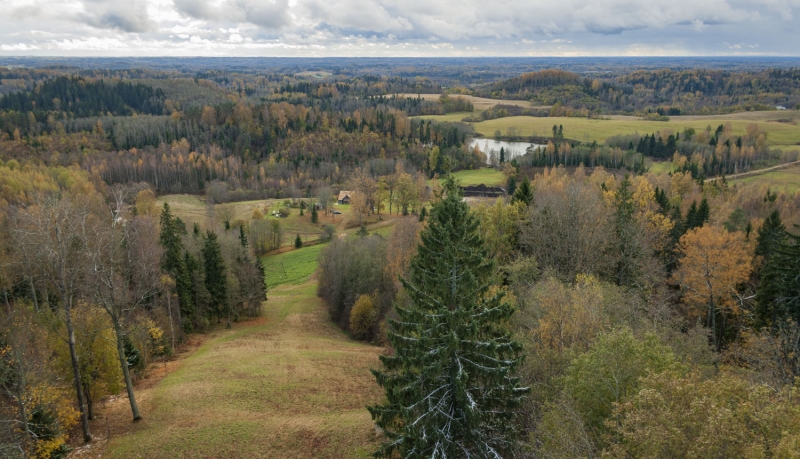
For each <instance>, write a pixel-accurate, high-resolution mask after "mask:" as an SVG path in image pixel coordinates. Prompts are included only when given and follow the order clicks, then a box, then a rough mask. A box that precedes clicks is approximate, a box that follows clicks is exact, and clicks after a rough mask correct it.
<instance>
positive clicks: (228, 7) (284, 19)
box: [173, 0, 291, 30]
mask: <svg viewBox="0 0 800 459" xmlns="http://www.w3.org/2000/svg"><path fill="white" fill-rule="evenodd" d="M173 2H174V4H175V7H176V8H177V10H178V11H179V12H180V13H183V14H185V15H187V16H190V17H193V18H196V19H204V20H210V21H215V22H220V21H222V22H227V23H239V24H242V23H250V24H253V25H256V26H259V27H263V28H265V29H271V30H277V29H280V28H282V27H284V26H286V25H288V24H289V23H290V22H291V18H290V17H289V3H288V1H287V0H226V1H224V2H222V3H221V4H218V5H212V4H210V3H209V2H208V0H173Z"/></svg>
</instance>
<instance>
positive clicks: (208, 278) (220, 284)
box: [203, 231, 230, 323]
mask: <svg viewBox="0 0 800 459" xmlns="http://www.w3.org/2000/svg"><path fill="white" fill-rule="evenodd" d="M203 270H204V271H205V285H206V290H208V294H209V297H210V298H209V299H210V303H211V307H212V308H213V309H214V312H215V313H216V315H217V322H220V320H221V317H222V313H223V312H224V311H223V309H224V308H225V306H226V305H227V304H228V291H227V279H226V278H225V260H223V259H222V252H221V250H220V246H219V242H217V234H216V233H214V232H213V231H208V232H206V240H205V244H203ZM228 323H230V314H229V315H228Z"/></svg>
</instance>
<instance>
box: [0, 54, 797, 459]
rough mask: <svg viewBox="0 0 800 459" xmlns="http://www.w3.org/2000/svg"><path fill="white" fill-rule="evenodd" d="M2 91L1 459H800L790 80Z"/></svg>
mask: <svg viewBox="0 0 800 459" xmlns="http://www.w3.org/2000/svg"><path fill="white" fill-rule="evenodd" d="M7 61H8V62H6V61H4V60H2V59H0V228H2V229H1V230H0V296H1V297H2V298H0V303H2V308H0V457H9V458H43V459H47V458H66V457H83V456H81V455H82V454H89V453H87V451H92V449H91V448H100V449H98V450H97V451H99V452H97V453H96V454H99V455H100V456H98V457H103V456H106V457H126V458H127V457H156V458H162V457H295V456H292V455H286V456H280V453H279V451H289V450H290V449H291V448H298V449H299V450H302V451H304V452H305V454H307V456H305V457H325V458H327V457H370V455H372V454H374V456H375V457H386V458H442V459H444V458H448V459H454V458H601V457H602V458H662V457H669V458H738V457H742V458H776V459H778V458H786V459H789V458H794V457H798V454H800V392H798V390H800V385H799V384H800V379H798V378H800V180H798V181H794V180H795V179H794V177H797V175H796V174H797V170H798V168H800V166H798V164H797V163H798V160H800V157H798V155H800V146H798V145H800V130H798V122H800V115H798V110H800V69H798V67H797V66H796V62H795V61H784V60H781V59H776V60H775V61H769V62H767V61H761V60H755V61H751V60H748V59H731V60H729V61H725V62H723V63H720V62H719V61H709V62H705V63H704V62H703V61H702V60H701V59H697V60H686V61H683V60H679V59H665V60H664V61H663V62H661V64H664V65H660V63H659V62H655V63H652V62H650V61H641V62H640V61H628V60H625V59H619V60H617V59H609V60H599V61H598V62H597V63H594V64H591V65H590V64H588V63H587V62H586V61H584V60H582V59H575V60H572V61H570V60H564V61H560V60H558V61H548V60H546V59H543V60H538V61H537V60H524V59H521V60H516V59H508V60H502V59H500V60H492V59H487V60H481V59H453V60H450V61H448V60H444V61H442V62H434V61H433V60H426V59H410V58H409V59H397V60H392V59H386V60H380V59H378V60H370V59H364V60H355V61H350V60H348V59H342V60H337V59H319V60H314V59H308V60H296V61H293V60H282V59H274V60H269V59H267V60H257V59H254V60H248V59H241V60H240V59H231V60H225V59H220V60H214V59H210V60H209V59H200V58H198V59H189V60H187V61H185V62H184V63H182V64H181V65H177V64H175V65H173V64H171V63H169V62H167V61H165V60H160V59H141V60H136V59H132V60H130V61H118V60H116V59H105V60H91V59H88V60H87V59H75V60H74V61H73V62H72V65H55V64H53V63H52V62H49V61H48V60H47V59H42V60H37V59H33V58H31V59H27V58H26V59H22V58H20V59H7ZM765 62H766V63H765ZM667 67H668V68H667ZM541 126H545V129H543V130H542V128H541ZM551 126H552V128H551ZM490 140H497V141H503V142H506V143H504V144H502V145H504V146H503V147H500V149H499V151H495V150H493V149H488V148H486V147H484V145H490V144H489V141H490ZM517 144H521V145H523V146H524V147H525V148H523V149H522V150H521V151H515V152H514V153H513V154H512V153H511V151H512V150H511V148H512V147H513V148H517ZM287 349H290V351H287ZM254 362H257V363H254ZM208 400H213V404H212V406H205V405H204V404H206V402H207V401H208ZM204 409H205V410H209V411H203V410H204ZM197 413H200V414H197ZM276 413H280V414H276ZM192 416H194V417H192ZM206 417H207V418H208V419H204V418H206ZM318 418H324V419H323V420H319V419H318ZM276 419H277V421H276ZM206 421H207V423H206V424H203V422H206ZM211 426H213V427H214V428H217V430H218V432H217V433H218V434H219V435H217V434H215V433H214V432H213V431H212V430H213V429H212V428H211ZM276 426H277V427H276ZM209 429H210V430H209ZM283 429H285V430H283ZM259 439H260V440H259ZM259 441H263V443H259ZM94 445H98V446H94ZM248 445H249V446H248ZM248 448H251V449H248ZM286 448H289V449H286ZM292 451H294V450H292ZM298 454H301V453H298ZM298 457H300V456H298Z"/></svg>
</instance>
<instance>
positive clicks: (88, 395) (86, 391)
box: [83, 384, 94, 421]
mask: <svg viewBox="0 0 800 459" xmlns="http://www.w3.org/2000/svg"><path fill="white" fill-rule="evenodd" d="M83 394H84V395H85V396H86V411H87V413H88V415H89V419H90V420H92V421H94V406H93V405H92V393H91V390H90V388H89V385H88V384H86V387H84V388H83Z"/></svg>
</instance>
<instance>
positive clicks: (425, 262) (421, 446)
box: [369, 178, 527, 459]
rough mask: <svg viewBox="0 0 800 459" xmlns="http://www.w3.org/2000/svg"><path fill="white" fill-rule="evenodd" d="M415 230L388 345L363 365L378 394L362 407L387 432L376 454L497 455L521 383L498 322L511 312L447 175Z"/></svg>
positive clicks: (515, 348) (510, 440)
mask: <svg viewBox="0 0 800 459" xmlns="http://www.w3.org/2000/svg"><path fill="white" fill-rule="evenodd" d="M444 189H445V192H446V197H445V198H444V199H443V200H442V201H440V202H439V203H437V204H436V205H434V207H433V209H432V210H431V212H430V217H429V219H428V220H429V224H428V226H427V227H426V229H425V230H424V231H423V232H422V234H421V243H420V245H419V251H418V254H417V255H416V257H415V258H414V259H413V260H412V262H411V268H410V276H409V279H402V283H403V286H404V289H405V291H406V292H407V293H408V296H409V298H410V305H409V306H408V307H407V308H403V307H398V308H397V315H398V317H399V318H398V320H396V321H390V325H391V327H392V330H390V331H389V332H388V338H389V341H390V342H391V344H392V346H393V348H394V351H395V352H394V354H393V355H391V356H382V357H381V361H382V362H383V366H384V370H383V371H377V370H376V371H373V374H374V375H375V377H376V379H377V381H378V384H379V385H381V386H382V387H383V388H384V390H385V392H386V397H387V402H386V403H385V404H382V405H375V406H371V407H369V411H370V413H371V414H372V417H373V419H374V420H375V421H376V424H377V425H378V426H379V427H380V428H382V429H383V430H384V431H385V432H386V435H387V436H388V438H389V441H388V442H387V443H385V444H384V445H383V446H382V448H381V449H380V450H379V451H378V452H377V453H376V456H382V457H396V455H398V454H399V456H397V457H404V458H418V457H436V458H442V459H445V458H462V457H476V458H478V457H480V458H488V457H503V456H508V455H511V454H513V451H514V450H515V447H516V438H517V430H516V428H515V426H514V422H513V420H514V419H513V412H512V410H513V409H514V408H515V407H517V406H518V405H519V403H520V401H521V399H522V397H523V396H524V394H525V393H526V392H527V389H524V388H521V387H519V380H518V378H517V377H516V376H515V375H514V373H515V370H516V368H517V367H518V365H519V363H520V360H521V351H522V349H521V345H520V344H519V343H517V342H515V341H513V340H512V339H511V336H510V334H509V332H508V331H507V330H505V329H504V328H503V326H502V324H503V323H504V322H505V321H507V320H508V318H509V317H510V316H511V314H512V313H513V308H512V307H511V305H510V304H508V303H507V302H505V301H504V300H503V293H502V292H501V291H490V287H491V286H492V284H493V282H492V279H493V278H494V276H495V275H496V271H495V266H494V262H493V260H492V258H491V257H490V255H489V252H488V250H487V248H486V245H485V243H484V240H483V239H482V238H481V237H480V235H479V233H478V224H479V222H478V219H477V218H476V217H475V215H474V214H473V213H472V212H471V211H470V209H469V206H468V205H467V204H466V203H465V202H463V201H462V197H463V194H462V191H461V189H460V188H459V187H458V185H457V184H456V182H455V181H454V180H453V179H452V178H448V179H447V182H446V183H445V188H444Z"/></svg>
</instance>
